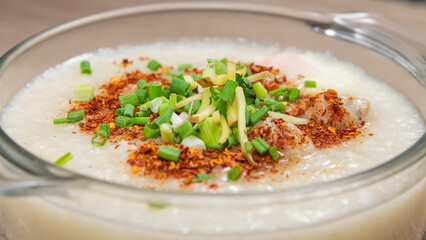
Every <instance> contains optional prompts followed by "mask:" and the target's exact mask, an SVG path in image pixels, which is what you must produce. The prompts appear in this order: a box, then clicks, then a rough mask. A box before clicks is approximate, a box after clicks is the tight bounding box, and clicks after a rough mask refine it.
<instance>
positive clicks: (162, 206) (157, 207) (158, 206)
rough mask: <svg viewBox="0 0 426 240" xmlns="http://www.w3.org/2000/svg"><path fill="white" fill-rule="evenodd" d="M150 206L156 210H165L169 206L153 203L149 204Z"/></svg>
mask: <svg viewBox="0 0 426 240" xmlns="http://www.w3.org/2000/svg"><path fill="white" fill-rule="evenodd" d="M148 206H149V207H150V208H155V209H164V208H167V206H168V205H167V204H166V203H153V202H150V203H148Z"/></svg>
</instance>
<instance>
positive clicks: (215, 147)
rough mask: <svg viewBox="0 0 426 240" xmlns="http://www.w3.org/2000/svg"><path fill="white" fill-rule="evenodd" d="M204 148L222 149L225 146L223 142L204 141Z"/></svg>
mask: <svg viewBox="0 0 426 240" xmlns="http://www.w3.org/2000/svg"><path fill="white" fill-rule="evenodd" d="M206 148H211V149H223V148H225V144H219V143H206Z"/></svg>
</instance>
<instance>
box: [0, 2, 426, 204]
mask: <svg viewBox="0 0 426 240" xmlns="http://www.w3.org/2000/svg"><path fill="white" fill-rule="evenodd" d="M196 10H205V11H219V10H221V11H223V10H228V11H236V12H245V13H251V14H261V15H269V16H274V17H281V18H290V19H294V20H299V21H305V22H311V21H318V22H323V23H327V22H330V21H333V14H321V13H315V12H306V11H301V10H292V9H288V8H283V7H278V6H273V5H263V4H254V3H242V2H240V3H239V2H232V3H230V2H174V3H158V4H149V5H141V6H133V7H126V8H121V9H115V10H111V11H106V12H102V13H98V14H94V15H89V16H86V17H83V18H79V19H76V20H72V21H68V22H65V23H62V24H59V25H56V26H53V27H50V28H48V29H46V30H44V31H41V32H39V33H37V34H35V35H33V36H31V37H29V38H27V39H26V40H24V41H22V42H21V43H18V44H17V45H15V46H14V47H13V48H11V49H10V50H9V51H8V52H6V53H5V54H4V55H3V56H2V57H1V58H0V77H1V75H2V72H3V71H4V69H5V68H7V65H8V63H9V62H11V61H13V60H14V58H15V57H17V56H19V55H20V53H22V52H24V51H26V50H27V49H29V48H31V47H32V46H34V45H37V44H38V43H40V42H42V41H43V40H46V39H48V38H49V37H50V36H54V35H56V34H61V33H62V32H66V31H69V30H72V29H74V28H78V27H81V26H84V25H86V24H91V23H93V22H97V21H104V20H106V19H114V18H117V17H122V16H130V15H138V14H147V13H149V14H152V13H159V12H162V13H164V12H174V11H196ZM339 15H342V14H339ZM343 15H344V14H343ZM423 118H424V116H423ZM0 143H1V144H0V145H1V147H0V154H1V155H3V156H4V157H5V159H6V160H7V161H10V162H11V163H12V164H13V165H17V166H18V169H20V170H23V171H24V172H26V173H27V174H29V175H32V176H33V177H36V178H40V179H46V178H48V179H55V180H60V181H61V180H62V181H65V182H70V181H71V182H74V183H76V182H79V183H80V184H78V185H79V186H85V187H90V188H94V189H97V190H99V191H102V189H103V187H112V188H115V189H118V190H122V191H123V194H124V195H126V196H128V195H127V194H129V193H132V196H135V197H141V198H143V199H145V198H146V197H147V196H150V198H151V197H160V198H164V197H178V198H184V199H188V198H193V197H195V196H196V197H199V198H200V197H201V198H205V197H208V198H227V199H228V198H241V197H244V198H259V196H260V195H261V196H262V197H265V198H268V199H269V200H272V201H279V202H282V201H295V200H300V199H310V198H317V197H321V196H326V195H330V194H337V193H342V192H345V191H349V190H353V189H357V188H361V187H363V186H366V185H369V184H372V183H375V182H378V181H380V180H383V179H386V178H387V177H390V176H392V175H395V174H397V173H398V172H401V171H403V170H404V169H406V168H408V167H410V166H413V165H414V164H416V163H418V162H420V161H422V159H423V158H424V157H425V156H426V133H423V135H422V136H421V137H420V138H419V139H418V140H417V142H416V143H414V144H413V145H411V146H410V147H409V148H408V149H406V150H405V151H404V152H402V153H400V154H399V155H397V156H395V157H394V158H392V159H390V160H388V161H386V162H384V163H382V164H380V165H378V166H375V167H373V168H370V169H367V170H364V171H361V172H359V173H355V174H352V175H349V176H346V177H343V178H339V179H336V180H331V181H327V182H321V183H317V184H310V185H303V186H299V187H293V188H288V189H281V190H275V191H272V192H243V193H241V192H240V193H238V194H235V193H197V192H185V191H155V190H150V189H144V188H138V187H135V186H131V185H125V184H121V183H116V182H107V181H104V180H101V179H96V178H92V177H89V176H85V175H81V174H80V173H77V172H74V171H70V170H67V169H65V168H61V167H59V166H56V165H54V164H53V163H50V162H48V161H44V160H42V159H41V158H39V157H37V156H35V155H33V154H31V153H30V152H28V151H27V150H25V149H24V148H22V147H21V146H20V145H19V144H17V143H16V142H14V141H13V140H12V139H11V138H10V137H9V136H8V135H7V134H6V133H5V132H4V130H3V128H2V127H1V126H0ZM17 157H20V158H22V159H23V160H24V163H25V164H23V165H22V164H20V163H18V164H16V162H15V160H16V158H17ZM9 158H12V159H9ZM36 165H37V166H36ZM34 167H35V168H34ZM99 186H102V187H101V188H99Z"/></svg>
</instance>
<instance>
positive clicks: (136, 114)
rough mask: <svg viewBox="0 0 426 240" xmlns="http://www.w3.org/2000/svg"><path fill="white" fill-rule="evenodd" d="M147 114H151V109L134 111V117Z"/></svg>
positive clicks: (146, 115)
mask: <svg viewBox="0 0 426 240" xmlns="http://www.w3.org/2000/svg"><path fill="white" fill-rule="evenodd" d="M149 115H151V111H149V110H146V111H139V112H136V113H135V117H148V116H149Z"/></svg>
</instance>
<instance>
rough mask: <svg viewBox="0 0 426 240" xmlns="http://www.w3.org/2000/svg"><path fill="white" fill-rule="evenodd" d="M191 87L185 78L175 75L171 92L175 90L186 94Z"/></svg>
mask: <svg viewBox="0 0 426 240" xmlns="http://www.w3.org/2000/svg"><path fill="white" fill-rule="evenodd" d="M189 88H190V84H189V83H188V82H187V81H185V80H184V79H180V78H178V77H174V78H173V79H172V84H171V85H170V92H174V93H177V94H180V95H186V93H187V92H186V91H187V90H188V89H189Z"/></svg>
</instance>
